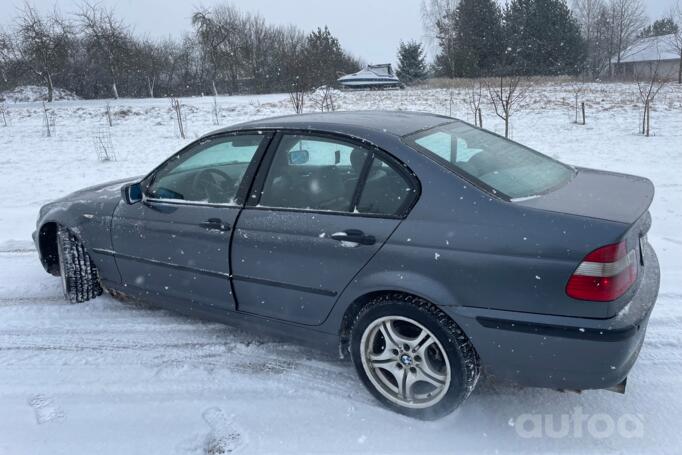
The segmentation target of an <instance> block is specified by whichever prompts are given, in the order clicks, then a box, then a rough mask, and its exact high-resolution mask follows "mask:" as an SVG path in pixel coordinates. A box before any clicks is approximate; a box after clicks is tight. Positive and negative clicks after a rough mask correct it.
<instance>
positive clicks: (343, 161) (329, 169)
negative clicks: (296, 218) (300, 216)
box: [260, 134, 370, 212]
mask: <svg viewBox="0 0 682 455" xmlns="http://www.w3.org/2000/svg"><path fill="white" fill-rule="evenodd" d="M368 156H370V152H369V151H368V150H366V149H365V148H363V147H358V146H355V145H353V144H350V143H346V142H344V141H338V140H336V139H330V138H325V137H316V136H308V135H293V134H292V135H284V136H283V137H282V140H281V142H280V143H279V145H278V147H277V150H276V151H275V155H274V157H273V161H272V164H271V166H270V170H269V171H268V176H267V178H266V179H265V184H264V186H263V192H262V194H261V197H260V205H262V206H265V207H279V208H292V209H304V210H320V211H332V212H351V211H352V209H353V207H352V202H353V195H354V194H355V190H356V188H357V187H358V179H359V177H360V175H361V172H362V169H363V166H364V164H365V162H366V161H367V158H368Z"/></svg>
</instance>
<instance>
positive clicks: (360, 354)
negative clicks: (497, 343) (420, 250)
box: [350, 294, 479, 420]
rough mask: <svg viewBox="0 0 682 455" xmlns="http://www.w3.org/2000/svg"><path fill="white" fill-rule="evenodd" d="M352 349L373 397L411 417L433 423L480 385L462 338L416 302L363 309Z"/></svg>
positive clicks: (401, 299)
mask: <svg viewBox="0 0 682 455" xmlns="http://www.w3.org/2000/svg"><path fill="white" fill-rule="evenodd" d="M350 347H351V357H352V359H353V363H354V364H355V368H356V370H357V372H358V375H359V376H360V379H361V380H362V382H363V383H364V384H365V386H366V387H367V388H368V389H369V391H370V392H371V393H372V395H374V396H375V397H376V398H377V399H378V400H379V401H380V402H382V403H383V404H384V405H386V406H387V407H389V408H391V409H393V410H394V411H397V412H399V413H401V414H405V415H407V416H410V417H415V418H419V419H424V420H432V419H437V418H439V417H442V416H445V415H447V414H449V413H451V412H452V411H454V410H455V409H456V408H457V407H458V406H459V405H460V404H462V402H463V401H464V400H465V399H466V398H467V397H468V396H469V394H471V392H472V391H473V390H474V388H475V386H476V382H477V381H478V376H479V359H478V355H477V354H476V351H475V350H474V348H473V346H472V345H471V343H470V342H469V339H468V338H467V337H466V335H465V334H464V332H462V330H461V329H460V328H459V327H458V326H457V324H455V322H454V321H453V320H452V319H450V318H449V317H448V316H447V315H446V314H445V313H444V312H443V311H441V310H440V309H438V308H437V307H436V306H434V305H432V304H430V303H429V302H427V301H425V300H423V299H419V298H416V297H412V296H407V295H402V294H392V295H384V296H382V297H380V298H378V299H376V300H374V301H372V302H371V303H369V304H368V305H367V306H365V307H364V308H362V310H360V312H359V313H358V315H357V316H356V318H355V320H354V323H353V326H352V329H351V344H350Z"/></svg>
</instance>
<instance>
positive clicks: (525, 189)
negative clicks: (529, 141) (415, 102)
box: [406, 122, 574, 199]
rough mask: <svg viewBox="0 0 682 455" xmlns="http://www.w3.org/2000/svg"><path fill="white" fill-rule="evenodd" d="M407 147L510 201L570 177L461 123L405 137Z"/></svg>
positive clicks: (552, 162)
mask: <svg viewBox="0 0 682 455" xmlns="http://www.w3.org/2000/svg"><path fill="white" fill-rule="evenodd" d="M406 142H407V143H408V145H410V146H411V147H413V148H415V149H417V150H420V151H422V152H424V153H426V154H427V155H428V156H431V157H432V158H434V159H435V160H436V161H438V162H440V163H442V164H444V165H445V166H446V167H449V168H451V169H454V170H455V171H457V172H460V173H463V174H464V176H465V177H470V179H471V180H472V181H474V182H476V183H482V184H483V186H485V187H487V188H488V189H490V190H491V191H492V192H494V193H498V194H502V195H504V196H506V197H508V198H510V199H516V198H525V197H531V196H537V195H540V194H542V193H545V192H547V191H549V190H551V189H553V188H557V187H559V186H561V185H563V184H564V183H566V182H567V181H568V180H570V179H571V178H572V176H573V174H574V171H573V169H571V168H570V167H569V166H566V165H565V164H562V163H560V162H558V161H556V160H553V159H551V158H549V157H548V156H545V155H542V154H541V153H538V152H536V151H534V150H531V149H529V148H527V147H524V146H522V145H521V144H517V143H516V142H512V141H510V140H507V139H504V138H502V137H500V136H497V135H495V134H492V133H489V132H486V131H484V130H481V129H478V128H474V127H472V126H469V125H467V124H465V123H462V122H453V123H448V124H447V125H441V126H438V127H435V128H432V129H430V130H426V131H422V132H419V133H417V134H415V135H412V136H409V137H408V138H407V139H406Z"/></svg>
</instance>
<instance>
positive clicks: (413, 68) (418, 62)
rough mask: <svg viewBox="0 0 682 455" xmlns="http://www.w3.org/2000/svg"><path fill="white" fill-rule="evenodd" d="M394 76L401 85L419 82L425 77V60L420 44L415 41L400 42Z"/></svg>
mask: <svg viewBox="0 0 682 455" xmlns="http://www.w3.org/2000/svg"><path fill="white" fill-rule="evenodd" d="M396 74H397V76H398V78H399V79H400V80H401V81H402V82H403V83H405V84H408V85H409V84H413V83H415V82H419V81H420V80H422V79H424V78H425V77H426V59H425V57H424V49H423V48H422V45H421V44H420V43H418V42H416V41H409V42H407V43H404V42H402V41H401V42H400V48H399V49H398V69H397V71H396Z"/></svg>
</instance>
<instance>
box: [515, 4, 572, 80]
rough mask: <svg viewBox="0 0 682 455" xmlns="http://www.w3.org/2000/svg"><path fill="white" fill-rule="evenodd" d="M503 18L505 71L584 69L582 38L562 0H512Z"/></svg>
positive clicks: (531, 72)
mask: <svg viewBox="0 0 682 455" xmlns="http://www.w3.org/2000/svg"><path fill="white" fill-rule="evenodd" d="M504 22H505V30H504V32H505V37H506V39H507V40H508V45H507V52H506V53H505V54H506V56H505V61H504V65H503V67H504V68H503V69H504V71H507V72H513V73H517V74H527V75H553V74H576V73H578V72H580V71H582V70H583V69H584V64H585V41H584V39H583V38H582V35H581V34H580V27H579V25H578V22H577V21H576V19H575V17H574V16H573V14H572V13H571V11H570V10H569V8H568V6H567V5H566V2H565V1H564V0H512V1H511V2H510V3H509V4H508V5H507V8H506V10H505V13H504Z"/></svg>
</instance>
